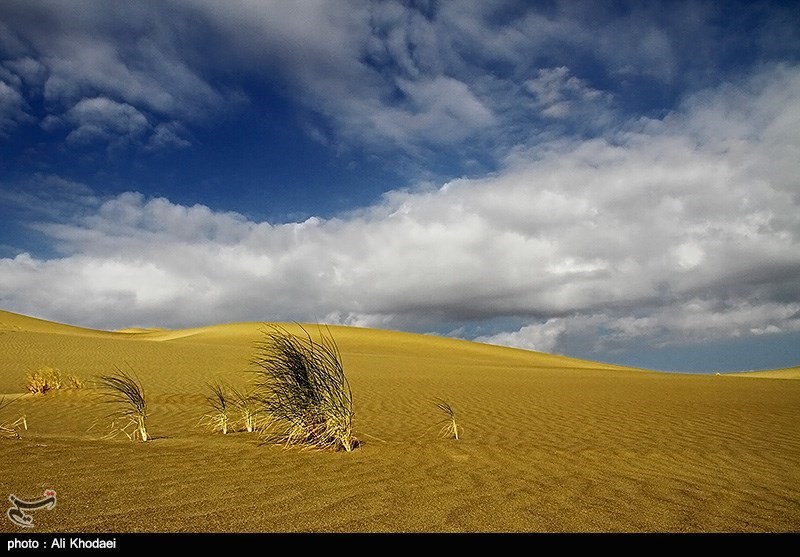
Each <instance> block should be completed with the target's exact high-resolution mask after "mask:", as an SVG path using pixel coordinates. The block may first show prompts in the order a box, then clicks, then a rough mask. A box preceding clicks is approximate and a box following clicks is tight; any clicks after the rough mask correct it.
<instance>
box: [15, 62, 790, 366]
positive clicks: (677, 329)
mask: <svg viewBox="0 0 800 557" xmlns="http://www.w3.org/2000/svg"><path fill="white" fill-rule="evenodd" d="M799 80H800V70H798V69H797V68H787V67H776V68H773V69H771V70H768V71H765V72H763V73H760V74H758V75H754V76H752V78H750V79H749V80H746V81H744V82H741V83H739V84H738V85H737V86H736V87H734V86H723V87H720V88H718V89H717V90H713V91H707V92H704V93H702V94H699V95H697V96H695V97H693V98H690V99H688V100H687V102H686V103H685V105H684V107H683V108H682V109H681V111H679V112H677V113H675V114H673V115H670V116H669V117H667V118H664V119H663V120H642V121H636V122H633V123H631V124H629V125H628V126H626V127H625V128H624V130H623V131H621V132H619V134H617V135H615V136H613V137H610V138H608V139H590V140H580V141H579V140H574V141H567V140H559V141H554V142H551V143H548V144H545V145H540V146H539V147H538V148H535V149H520V150H518V151H517V152H516V153H514V155H513V156H510V157H509V158H508V159H507V164H506V167H505V168H504V169H503V170H501V171H500V172H498V173H497V174H495V175H493V176H489V177H485V178H481V179H460V180H454V181H451V182H449V183H447V184H444V185H443V186H442V187H441V188H438V189H426V190H418V191H393V192H390V193H388V194H386V195H385V196H384V198H383V199H382V201H381V202H380V203H378V204H376V205H374V206H371V207H367V208H364V209H362V210H360V211H355V212H352V213H348V214H345V215H341V216H340V217H339V218H334V219H329V220H323V219H319V218H311V219H308V220H306V221H304V222H298V223H288V224H281V225H273V224H270V223H266V222H253V221H251V220H248V219H246V218H245V217H243V216H242V215H238V214H235V213H218V212H215V211H213V210H211V209H209V208H207V207H204V206H202V205H195V206H193V207H186V206H181V205H178V204H175V203H172V202H170V201H168V200H166V199H160V198H157V199H147V198H145V197H143V196H142V195H139V194H132V193H127V194H122V195H119V196H117V197H113V198H110V199H107V200H105V201H104V202H103V203H101V204H99V205H92V204H90V205H89V207H88V208H87V209H86V210H84V211H80V212H78V214H77V215H76V216H75V217H74V218H73V219H71V220H69V219H67V220H65V219H61V222H50V223H49V224H47V223H43V224H42V225H41V226H40V229H41V230H43V231H44V232H45V233H47V234H49V235H50V236H51V237H52V238H53V239H54V240H55V241H56V242H57V245H58V246H59V249H61V250H62V252H63V255H62V257H60V258H58V259H51V260H41V259H37V258H33V257H31V256H29V255H25V254H23V255H20V256H18V257H16V258H13V259H3V260H0V305H2V306H3V307H6V308H8V309H12V310H18V311H23V312H31V313H36V314H37V315H43V316H48V317H53V318H58V319H63V320H66V321H71V322H78V323H85V324H89V325H99V326H106V327H117V326H123V325H133V324H161V325H189V324H199V323H209V322H219V321H229V320H239V319H254V320H257V319H309V320H317V319H337V320H340V321H342V322H347V323H357V324H372V325H380V326H384V327H402V328H411V329H415V330H432V329H434V328H436V327H440V326H444V324H447V323H466V322H469V321H471V320H481V319H487V318H503V317H514V318H517V319H523V320H525V321H526V323H525V325H524V326H523V327H522V328H521V329H520V330H518V331H512V332H509V333H504V334H498V335H496V336H492V335H484V336H483V337H482V338H484V339H486V340H493V341H495V342H505V343H516V344H522V345H524V346H528V347H535V348H537V349H540V350H541V349H546V350H556V351H558V350H559V349H560V347H561V346H563V345H564V343H568V342H571V341H570V339H573V340H572V341H574V339H575V338H579V337H580V338H593V339H594V340H593V341H592V342H596V343H597V346H598V347H601V348H602V347H607V346H613V345H614V344H615V343H621V342H624V341H626V340H630V339H648V340H651V341H652V342H653V343H657V344H658V343H660V344H668V343H670V342H695V341H701V340H703V339H709V338H724V337H726V336H728V337H729V336H732V335H752V334H766V333H769V332H775V331H796V330H798V311H800V307H798V304H797V300H798V299H800V291H798V284H800V219H798V217H797V215H798V214H800V211H799V210H798V209H800V208H799V207H798V205H799V204H800V197H798V195H797V192H798V189H799V188H798V183H797V178H796V177H797V176H798V175H800V167H799V166H798V165H799V164H800V163H798V161H800V158H798V157H796V156H794V154H795V152H796V149H797V148H798V146H800V134H798V132H797V131H796V130H798V129H800V127H795V128H792V127H787V126H785V125H784V124H783V122H785V121H787V120H788V121H790V122H791V121H792V119H793V118H796V115H797V113H798V108H800V87H798V86H797V85H798V83H800V81H799ZM108 106H109V107H110V108H111V109H113V110H110V112H111V113H112V114H116V112H115V110H116V109H117V108H119V107H117V106H116V105H108ZM720 110H724V111H725V115H726V118H725V119H724V120H723V119H720V118H719V116H718V113H719V111H720ZM103 114H105V113H103ZM134 120H135V118H134ZM103 121H105V120H103ZM123 121H125V122H128V120H125V119H123ZM712 123H713V125H712ZM86 300H92V303H91V304H89V303H86ZM542 323H544V324H543V325H542Z"/></svg>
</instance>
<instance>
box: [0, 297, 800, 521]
mask: <svg viewBox="0 0 800 557" xmlns="http://www.w3.org/2000/svg"><path fill="white" fill-rule="evenodd" d="M287 327H290V328H291V327H293V326H292V325H287ZM331 332H332V334H333V336H334V338H335V339H336V341H337V343H338V345H339V347H340V349H341V352H342V359H343V363H344V366H345V369H346V372H347V375H348V377H349V379H350V382H351V385H352V389H353V397H354V403H355V410H356V416H355V427H356V430H357V435H358V437H359V438H360V439H362V440H363V441H364V443H363V445H362V446H361V448H360V449H359V450H357V451H355V452H353V453H335V452H318V451H302V450H297V449H283V448H281V447H276V446H269V445H263V444H260V443H259V442H258V440H257V439H256V437H255V436H254V435H251V434H247V433H236V434H232V435H228V436H223V435H220V434H211V433H209V432H207V431H205V430H204V429H203V428H201V427H198V421H199V419H200V418H201V417H202V415H203V414H204V413H205V412H206V411H207V409H206V405H205V399H204V396H205V394H207V392H206V383H207V382H209V381H212V380H223V381H227V382H229V383H231V384H235V385H238V386H245V385H246V382H247V380H248V373H247V372H246V370H248V368H249V364H248V361H249V358H250V356H251V352H252V344H253V342H254V341H256V340H257V339H258V338H259V324H256V323H236V324H228V325H218V326H211V327H201V328H195V329H187V330H182V331H166V330H126V331H123V332H113V333H112V332H103V331H92V330H89V329H82V328H78V327H71V326H68V325H60V324H55V323H49V322H46V321H41V320H37V319H33V318H29V317H25V316H20V315H16V314H13V313H8V312H1V311H0V354H2V357H1V358H0V393H5V394H11V393H21V392H22V391H23V380H24V375H25V373H26V371H28V370H31V369H36V368H38V367H41V366H44V365H50V366H54V367H57V368H59V369H60V370H61V371H62V372H64V373H70V374H74V375H77V376H79V377H81V378H84V379H89V378H91V377H92V376H94V375H97V374H99V373H106V372H108V371H110V370H111V369H112V368H113V366H115V365H117V366H127V365H130V367H132V368H133V369H134V370H135V371H136V373H137V374H138V375H139V376H140V378H141V380H142V382H143V383H144V385H145V388H146V392H147V395H148V397H149V400H150V405H151V416H150V418H149V419H150V429H151V432H152V433H153V434H154V435H155V436H156V438H155V440H154V441H152V442H150V443H134V442H131V441H128V440H127V439H121V440H104V439H101V435H102V431H103V428H104V427H105V426H106V425H107V418H106V415H107V413H108V411H109V409H108V407H107V406H106V405H104V404H103V403H102V402H101V401H100V398H99V397H98V395H97V393H96V391H95V390H93V389H77V390H61V391H56V392H52V393H49V394H47V395H45V396H33V395H26V396H24V397H23V398H21V399H19V400H17V401H16V402H15V403H14V404H13V405H11V406H9V407H7V408H6V409H4V410H2V411H0V423H2V422H4V421H6V420H13V419H15V418H16V417H18V416H19V415H22V414H25V415H26V416H27V419H28V423H29V426H30V429H29V430H28V431H27V432H22V433H23V438H22V439H21V440H13V439H0V469H2V470H3V474H2V475H0V497H3V498H5V497H7V496H8V494H11V493H14V494H16V495H18V496H20V497H24V496H28V497H31V498H33V497H36V496H39V495H41V493H42V491H43V490H44V489H45V488H47V487H52V488H54V489H56V490H57V492H58V496H59V499H58V505H57V507H56V508H55V509H53V510H52V511H37V513H36V515H35V524H36V527H35V529H34V531H203V532H206V531H211V532H216V531H255V532H262V531H437V532H438V531H454V532H462V531H466V532H481V531H797V530H800V471H798V470H799V468H798V466H797V462H800V430H798V428H797V427H796V425H797V423H798V421H799V420H798V419H799V418H800V381H774V380H767V379H764V378H763V377H773V376H779V377H796V374H797V370H798V368H793V369H791V370H782V371H775V372H758V373H751V374H748V376H750V377H752V378H753V379H752V380H751V381H742V380H740V379H739V378H737V377H734V376H728V375H723V376H700V375H687V374H672V373H670V374H666V373H657V372H649V371H643V370H636V369H630V368H624V367H620V366H614V365H606V364H600V363H596V362H588V361H584V360H576V359H572V358H566V357H562V356H553V355H548V354H540V353H535V352H528V351H523V350H515V349H511V348H502V347H496V346H488V345H481V344H476V343H471V342H465V341H459V340H454V339H446V338H438V337H430V336H421V335H412V334H405V333H396V332H388V331H377V330H369V329H358V328H349V327H331ZM759 374H761V375H759ZM770 374H772V375H770ZM762 376H763V377H762ZM434 397H442V398H445V399H447V400H448V401H449V402H450V403H451V404H452V405H453V407H454V408H455V409H456V411H457V414H458V417H459V420H460V423H461V425H462V426H463V428H464V433H463V436H462V439H461V440H459V441H454V440H451V439H443V438H440V437H439V436H438V435H437V432H438V428H439V426H438V421H439V420H440V418H441V416H440V415H439V414H438V411H437V409H436V407H435V406H434V404H433V403H432V400H433V398H434ZM93 424H95V425H94V426H93ZM92 426H93V427H92ZM90 427H91V429H90ZM0 531H16V527H15V526H14V525H12V524H11V523H10V522H9V521H7V520H5V519H4V520H0Z"/></svg>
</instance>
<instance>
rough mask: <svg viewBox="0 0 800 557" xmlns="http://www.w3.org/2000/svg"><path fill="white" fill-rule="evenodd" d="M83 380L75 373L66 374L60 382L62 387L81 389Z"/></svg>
mask: <svg viewBox="0 0 800 557" xmlns="http://www.w3.org/2000/svg"><path fill="white" fill-rule="evenodd" d="M83 386H84V385H83V380H82V379H81V378H80V377H78V376H77V375H66V376H64V381H63V382H62V387H63V388H65V389H82V388H83Z"/></svg>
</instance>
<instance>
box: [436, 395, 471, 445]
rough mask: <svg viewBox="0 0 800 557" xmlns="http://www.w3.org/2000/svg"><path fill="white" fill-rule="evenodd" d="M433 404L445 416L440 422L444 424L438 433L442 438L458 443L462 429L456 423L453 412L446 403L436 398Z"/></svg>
mask: <svg viewBox="0 0 800 557" xmlns="http://www.w3.org/2000/svg"><path fill="white" fill-rule="evenodd" d="M434 403H435V404H436V407H437V408H438V409H439V410H441V411H442V412H443V413H444V414H445V415H446V416H447V417H446V418H445V419H444V420H442V422H441V423H444V425H443V426H442V429H441V431H440V433H441V435H442V436H443V437H448V438H452V439H455V440H456V441H458V438H459V432H460V433H462V434H463V433H464V428H462V427H461V426H460V425H458V424H457V423H456V413H455V410H453V408H452V407H451V406H450V405H449V404H448V403H447V402H445V401H444V400H442V399H440V398H437V399H436V400H435V401H434Z"/></svg>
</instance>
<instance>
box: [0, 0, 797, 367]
mask: <svg viewBox="0 0 800 557" xmlns="http://www.w3.org/2000/svg"><path fill="white" fill-rule="evenodd" d="M0 222H1V223H2V227H0V308H2V309H5V310H7V311H14V312H18V313H24V314H27V315H33V316H36V317H40V318H44V319H51V320H55V321H60V322H66V323H70V324H75V325H82V326H87V327H94V328H102V329H116V328H123V327H131V326H158V327H170V328H178V327H188V326H200V325H208V324H215V323H225V322H237V321H286V320H297V321H303V322H324V323H330V324H345V325H355V326H363V327H375V328H382V329H393V330H403V331H411V332H418V333H429V334H437V335H445V336H452V337H457V338H464V339H468V340H478V341H480V342H489V343H493V344H500V345H507V346H515V347H520V348H526V349H532V350H539V351H544V352H550V353H557V354H565V355H570V356H575V357H580V358H587V359H592V360H600V361H606V362H613V363H620V364H624V365H634V366H642V367H647V368H651V369H660V370H668V371H691V372H706V373H709V372H717V371H732V370H746V369H764V368H775V367H787V366H792V365H798V364H800V4H798V3H797V2H749V1H748V2H736V1H731V2H725V3H720V2H713V1H709V2H702V1H685V2H680V1H676V2H646V1H631V2H625V1H613V2H611V1H608V2H603V1H601V2H596V1H586V2H582V1H579V0H578V1H576V0H568V1H563V2H561V1H546V2H545V1H543V2H515V1H500V0H498V1H477V0H475V1H470V0H462V1H451V2H445V1H441V2H437V1H433V0H431V1H405V2H401V1H394V0H385V1H366V0H363V1H356V0H353V1H347V0H318V1H317V0H298V1H296V2H294V1H292V2H288V1H282V0H273V1H270V0H262V1H256V0H226V1H225V2H219V1H217V0H157V1H156V0H143V1H140V2H135V3H134V2H128V1H116V0H71V1H68V2H61V1H55V0H52V1H44V0H3V1H2V2H0Z"/></svg>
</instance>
